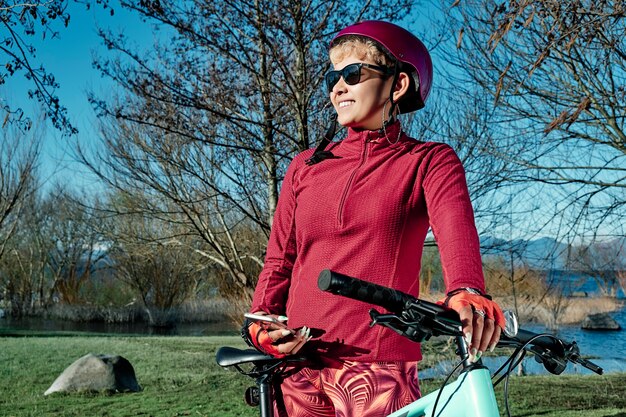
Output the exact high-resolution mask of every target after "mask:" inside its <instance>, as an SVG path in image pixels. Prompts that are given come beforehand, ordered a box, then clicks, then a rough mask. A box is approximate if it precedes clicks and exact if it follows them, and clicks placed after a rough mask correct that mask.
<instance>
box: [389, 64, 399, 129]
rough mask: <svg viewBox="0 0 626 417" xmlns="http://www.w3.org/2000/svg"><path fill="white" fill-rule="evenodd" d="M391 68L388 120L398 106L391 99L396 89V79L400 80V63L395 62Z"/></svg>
mask: <svg viewBox="0 0 626 417" xmlns="http://www.w3.org/2000/svg"><path fill="white" fill-rule="evenodd" d="M393 67H394V70H393V83H391V90H390V91H389V102H390V103H391V106H390V107H389V120H391V119H392V118H393V114H394V111H395V110H396V107H397V106H398V103H397V102H396V101H394V99H393V92H394V90H395V88H396V83H397V82H398V78H400V62H399V61H396V62H395V64H394V66H393Z"/></svg>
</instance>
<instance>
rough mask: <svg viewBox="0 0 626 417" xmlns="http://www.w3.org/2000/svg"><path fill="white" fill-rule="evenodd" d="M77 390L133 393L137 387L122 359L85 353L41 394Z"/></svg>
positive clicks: (133, 374)
mask: <svg viewBox="0 0 626 417" xmlns="http://www.w3.org/2000/svg"><path fill="white" fill-rule="evenodd" d="M80 391H96V392H101V391H107V392H137V391H141V387H140V386H139V384H138V383H137V378H136V377H135V370H134V369H133V366H132V365H131V364H130V362H128V361H127V360H126V359H125V358H123V357H121V356H113V355H94V354H93V353H89V354H87V355H85V356H83V357H82V358H80V359H78V360H76V362H74V363H73V364H71V365H70V366H68V367H67V369H65V371H63V373H61V375H59V377H58V378H57V379H56V380H55V381H54V382H53V383H52V385H51V386H50V388H48V390H47V391H46V392H45V393H44V395H48V394H52V393H53V392H80Z"/></svg>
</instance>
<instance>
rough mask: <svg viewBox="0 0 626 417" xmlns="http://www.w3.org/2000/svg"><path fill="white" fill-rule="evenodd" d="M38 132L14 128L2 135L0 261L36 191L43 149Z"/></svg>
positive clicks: (5, 128) (0, 159)
mask: <svg viewBox="0 0 626 417" xmlns="http://www.w3.org/2000/svg"><path fill="white" fill-rule="evenodd" d="M38 133H39V132H34V131H33V132H31V133H23V132H20V131H19V130H17V129H14V128H12V127H11V126H4V127H3V128H2V130H1V132H0V134H2V136H3V137H2V140H1V141H0V259H1V258H2V256H3V255H4V251H5V247H6V243H7V241H8V240H9V239H10V238H11V236H12V235H13V234H14V233H15V229H16V227H17V225H18V220H19V217H20V213H21V211H22V209H23V208H24V203H25V201H26V200H27V199H28V198H29V196H30V195H32V193H33V192H34V191H35V190H36V182H35V175H36V172H35V171H36V167H37V163H38V160H39V154H40V150H41V140H40V138H39V136H38Z"/></svg>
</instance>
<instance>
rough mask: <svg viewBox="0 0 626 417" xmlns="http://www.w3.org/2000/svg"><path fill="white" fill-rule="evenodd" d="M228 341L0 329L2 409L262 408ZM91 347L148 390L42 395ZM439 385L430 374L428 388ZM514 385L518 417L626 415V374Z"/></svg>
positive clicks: (133, 412)
mask: <svg viewBox="0 0 626 417" xmlns="http://www.w3.org/2000/svg"><path fill="white" fill-rule="evenodd" d="M222 345H230V346H240V347H243V343H242V341H241V339H240V338H239V337H236V336H232V337H231V336H222V337H220V336H215V337H120V336H111V337H103V336H90V335H88V336H85V335H66V336H59V335H58V334H54V335H38V336H37V337H32V336H22V337H0V416H16V417H18V416H20V417H21V416H33V417H43V416H251V417H252V416H257V415H258V412H257V411H256V410H255V409H253V408H250V407H248V406H246V405H245V404H244V403H243V392H244V390H245V388H246V387H247V386H248V385H249V384H250V382H251V381H249V380H248V378H246V377H244V376H241V375H239V374H237V373H235V372H229V371H225V370H223V369H221V368H219V367H218V366H217V364H216V363H215V351H216V349H217V348H218V347H219V346H222ZM90 352H91V353H95V354H100V353H103V354H117V355H121V356H124V357H125V358H126V359H128V360H129V361H130V362H131V363H132V364H133V366H134V368H135V372H136V374H137V379H138V381H139V383H140V385H141V386H142V387H143V391H142V392H140V393H132V394H115V395H110V394H72V395H68V394H53V395H51V396H47V397H44V395H43V392H44V391H45V390H46V389H48V387H49V386H50V385H51V384H52V382H53V381H54V380H55V379H56V377H57V376H58V375H59V374H60V373H61V372H62V371H63V370H64V369H65V368H66V367H67V366H69V365H70V364H71V363H72V362H73V361H74V360H76V359H77V358H79V357H81V356H83V355H85V354H87V353H90ZM434 386H435V384H434V383H433V382H429V381H426V382H423V383H422V390H423V391H424V392H429V391H431V390H432V389H433V388H434ZM510 389H511V393H510V396H509V403H510V404H511V407H512V415H514V416H518V417H519V416H542V417H552V416H581V417H582V416H596V417H600V416H602V417H626V374H618V375H609V376H589V377H573V376H558V377H556V376H549V377H544V376H533V377H515V378H512V380H511V387H510ZM499 397H501V393H500V395H499Z"/></svg>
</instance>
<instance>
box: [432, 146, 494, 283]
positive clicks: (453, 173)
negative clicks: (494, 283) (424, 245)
mask: <svg viewBox="0 0 626 417" xmlns="http://www.w3.org/2000/svg"><path fill="white" fill-rule="evenodd" d="M424 194H425V198H426V207H427V210H428V215H429V218H430V226H431V228H432V230H433V234H434V235H435V239H436V240H437V245H438V247H439V254H440V257H441V265H442V269H443V277H444V282H445V285H446V290H447V291H448V292H449V291H452V290H455V289H457V288H461V287H472V288H477V289H479V290H481V291H484V290H485V279H484V276H483V269H482V261H481V256H480V241H479V238H478V232H477V231H476V225H475V222H474V210H473V208H472V203H471V201H470V197H469V192H468V189H467V182H466V179H465V170H464V169H463V165H462V164H461V161H460V159H459V157H458V156H457V155H456V153H455V152H454V151H453V150H452V148H450V147H449V146H448V145H441V146H439V147H437V148H435V149H433V152H432V153H431V158H430V159H429V161H428V167H427V173H426V176H425V180H424Z"/></svg>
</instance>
